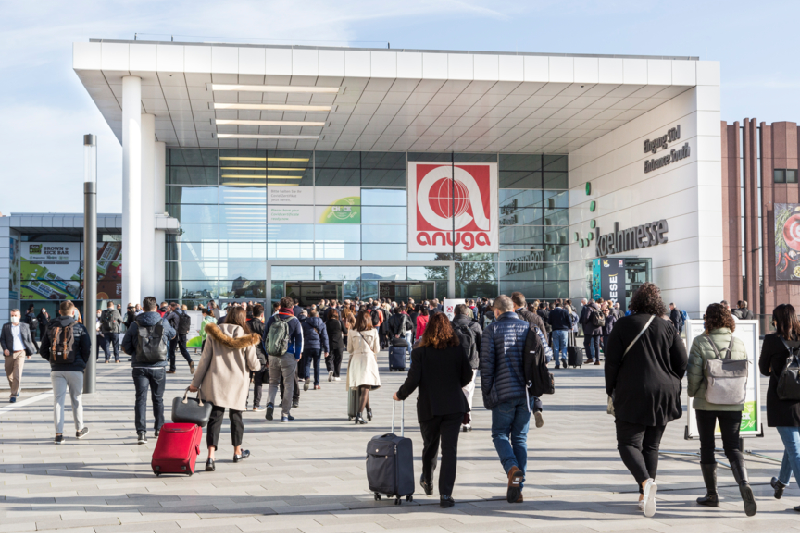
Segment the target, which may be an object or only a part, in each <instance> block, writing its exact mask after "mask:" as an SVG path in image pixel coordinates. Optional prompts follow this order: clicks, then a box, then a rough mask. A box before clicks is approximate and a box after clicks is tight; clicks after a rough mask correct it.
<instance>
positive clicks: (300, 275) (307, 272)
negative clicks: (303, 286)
mask: <svg viewBox="0 0 800 533" xmlns="http://www.w3.org/2000/svg"><path fill="white" fill-rule="evenodd" d="M272 279H273V280H298V281H304V280H308V281H310V280H313V279H314V269H313V268H312V267H310V266H273V267H272Z"/></svg>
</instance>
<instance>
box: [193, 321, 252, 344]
mask: <svg viewBox="0 0 800 533" xmlns="http://www.w3.org/2000/svg"><path fill="white" fill-rule="evenodd" d="M206 334H207V335H208V336H210V337H211V338H213V339H214V340H215V341H217V342H218V343H220V344H222V345H223V346H225V347H226V348H231V349H233V350H238V349H242V348H247V347H249V346H256V345H258V343H260V342H261V336H260V335H257V334H255V333H247V334H245V333H244V330H243V329H242V327H241V326H238V325H236V324H219V325H217V324H214V323H213V322H209V323H208V324H206Z"/></svg>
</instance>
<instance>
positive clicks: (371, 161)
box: [361, 152, 406, 171]
mask: <svg viewBox="0 0 800 533" xmlns="http://www.w3.org/2000/svg"><path fill="white" fill-rule="evenodd" d="M361 168H381V169H387V170H403V171H405V169H406V153H405V152H361Z"/></svg>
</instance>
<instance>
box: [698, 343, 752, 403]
mask: <svg viewBox="0 0 800 533" xmlns="http://www.w3.org/2000/svg"><path fill="white" fill-rule="evenodd" d="M703 337H705V338H706V340H707V341H708V343H709V344H711V348H713V349H714V353H715V354H716V356H717V357H716V358H715V359H706V362H705V366H704V368H703V374H704V375H705V378H706V401H707V402H709V403H713V404H717V405H738V404H743V403H744V398H745V393H746V386H747V370H748V368H747V365H748V363H749V362H750V361H748V360H747V359H737V360H733V359H731V346H732V345H733V337H731V346H728V350H727V351H726V352H725V357H724V358H723V357H722V356H720V353H719V348H717V345H716V344H714V341H713V340H711V337H709V336H708V334H707V333H704V334H703Z"/></svg>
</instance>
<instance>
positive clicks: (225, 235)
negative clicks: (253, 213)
mask: <svg viewBox="0 0 800 533" xmlns="http://www.w3.org/2000/svg"><path fill="white" fill-rule="evenodd" d="M219 238H220V239H222V240H235V241H257V242H264V241H266V240H267V224H266V221H264V222H250V223H247V222H242V223H241V224H233V223H231V224H220V225H219Z"/></svg>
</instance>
